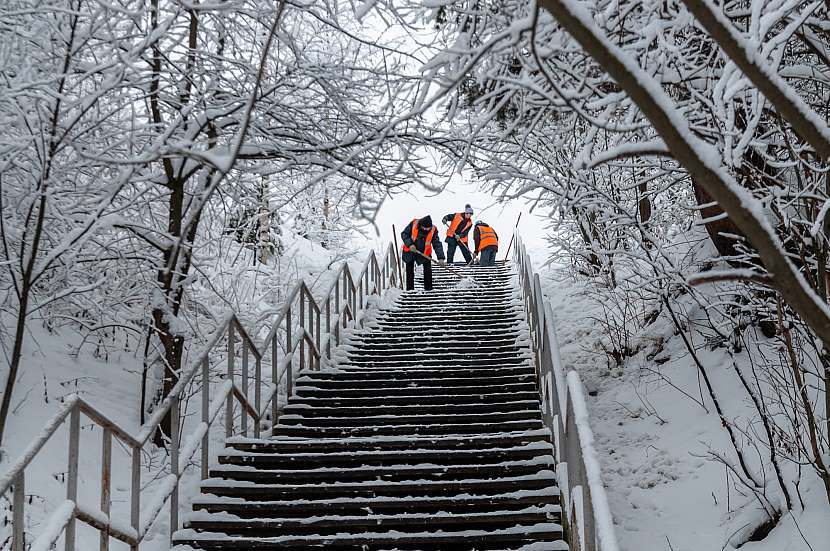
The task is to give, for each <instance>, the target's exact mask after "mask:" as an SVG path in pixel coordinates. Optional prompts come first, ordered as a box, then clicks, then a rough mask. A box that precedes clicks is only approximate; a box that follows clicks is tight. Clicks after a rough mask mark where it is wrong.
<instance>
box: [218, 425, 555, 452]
mask: <svg viewBox="0 0 830 551" xmlns="http://www.w3.org/2000/svg"><path fill="white" fill-rule="evenodd" d="M536 442H546V443H550V442H551V435H550V432H549V431H548V430H546V429H545V430H537V431H524V432H501V433H493V434H484V435H481V436H442V437H435V438H396V437H391V438H390V437H376V438H371V437H370V438H346V439H343V440H335V439H326V440H308V439H299V440H297V439H293V438H267V439H264V438H260V439H254V438H232V439H229V440H228V445H229V446H230V447H231V448H233V449H235V450H239V451H244V452H248V453H264V454H273V453H287V454H293V453H309V452H313V453H322V452H325V451H333V452H343V451H355V450H378V451H380V450H393V449H394V450H409V449H421V450H425V449H431V450H440V449H450V450H458V449H481V448H487V447H517V446H524V445H526V444H530V443H536Z"/></svg>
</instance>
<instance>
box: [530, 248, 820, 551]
mask: <svg viewBox="0 0 830 551" xmlns="http://www.w3.org/2000/svg"><path fill="white" fill-rule="evenodd" d="M537 258H539V257H538V256H537ZM542 273H543V274H544V275H545V277H544V279H545V289H546V291H545V292H546V294H547V295H548V298H549V300H550V302H551V306H552V307H553V312H554V315H555V316H556V319H557V332H558V335H559V341H560V344H561V347H562V357H563V360H564V362H565V365H566V367H567V368H573V369H576V370H578V371H579V372H580V374H581V375H582V377H583V380H584V381H585V383H586V387H587V389H588V390H589V392H590V393H591V396H589V397H588V400H589V402H588V407H589V409H590V412H591V417H592V423H593V430H594V434H595V436H596V439H597V445H598V451H599V453H600V454H601V460H602V468H603V474H604V480H605V484H606V486H607V488H608V494H609V500H610V504H611V509H612V512H613V514H614V517H615V522H616V526H617V530H618V537H619V539H620V544H621V547H622V549H624V550H625V551H646V550H647V551H720V550H725V551H729V550H730V549H734V545H738V544H739V542H741V541H744V540H745V539H746V534H747V532H751V531H752V530H753V529H754V528H755V527H757V526H758V524H759V523H760V522H762V521H763V520H764V518H765V515H764V513H763V512H762V509H761V508H760V507H759V504H758V501H757V500H755V499H754V498H753V497H752V496H751V495H747V492H745V491H742V489H741V487H740V485H737V484H735V481H734V476H727V472H726V468H725V467H724V465H723V464H721V463H718V462H716V461H712V460H711V455H710V452H719V453H721V454H724V455H726V456H727V457H731V454H730V451H731V445H730V442H729V437H728V435H727V433H726V431H725V430H723V429H722V428H721V426H720V421H719V419H718V416H717V415H716V413H715V411H714V408H713V407H712V402H711V400H710V399H709V397H708V395H706V392H705V390H702V389H701V385H702V382H701V381H700V379H699V375H698V370H697V368H696V365H695V364H694V363H693V360H692V358H691V356H690V355H689V354H688V353H687V351H686V348H685V346H684V344H683V341H682V340H681V337H680V336H679V335H677V334H675V331H674V327H673V325H672V324H671V322H670V321H669V320H667V319H666V318H665V317H663V316H661V317H659V318H658V320H657V321H656V322H654V323H653V324H652V325H650V326H648V327H647V328H646V329H645V330H644V331H643V332H641V333H639V334H636V335H634V336H633V339H634V344H635V345H638V346H642V350H641V351H640V352H639V353H638V354H636V355H635V356H634V357H631V358H629V359H628V360H626V361H625V362H624V364H623V365H622V366H619V367H609V365H611V366H613V365H614V362H613V361H611V362H609V357H608V355H607V354H606V352H605V351H604V346H605V347H607V345H608V336H607V334H606V333H605V331H604V330H603V324H602V323H601V321H602V319H603V313H602V309H601V308H600V307H599V305H598V303H597V301H596V300H595V299H593V298H592V297H591V291H590V289H589V288H588V287H587V286H586V284H585V282H584V280H581V281H580V280H574V279H573V278H571V277H569V276H567V275H566V270H564V269H557V268H556V267H553V268H548V269H543V270H542ZM692 339H693V341H694V342H696V344H698V345H699V344H700V343H701V342H702V340H703V339H702V337H701V335H699V334H694V333H693V334H692ZM697 348H698V355H699V358H700V359H701V361H702V362H703V363H704V365H705V367H706V368H707V370H708V372H709V374H710V377H711V380H712V384H713V386H714V387H715V389H716V390H717V393H718V397H719V398H720V401H721V402H722V404H723V405H724V409H725V411H726V416H727V417H728V418H730V419H734V420H736V421H740V420H741V419H747V418H750V417H751V416H752V414H753V412H752V411H751V408H750V405H751V404H748V403H747V402H748V400H747V399H746V398H745V394H742V393H741V392H740V389H739V384H740V383H739V381H738V379H737V377H736V375H735V372H734V371H733V370H732V369H731V366H732V364H731V359H730V358H729V356H728V355H727V354H726V353H725V352H724V350H723V349H720V348H716V349H714V350H710V349H709V348H707V347H704V346H697ZM736 359H737V361H738V363H739V365H740V364H741V362H746V361H747V360H746V356H745V354H743V355H742V354H737V355H736ZM702 396H704V398H701V397H702ZM696 401H699V402H702V404H703V405H702V406H701V405H700V404H698V403H696ZM802 476H803V481H802V483H801V495H802V497H803V500H804V504H805V506H806V507H805V509H804V510H802V509H801V507H800V504H796V506H795V508H794V509H795V510H794V512H793V513H792V514H787V515H784V516H783V517H782V518H781V520H780V522H779V523H778V525H777V526H776V527H775V528H774V529H773V531H772V532H771V533H770V534H769V535H768V536H767V537H766V538H765V539H763V540H762V541H750V542H746V543H745V544H744V545H742V546H741V547H740V548H741V549H742V550H746V551H820V550H826V549H830V522H828V520H830V507H828V504H827V499H826V497H825V495H824V489H823V487H822V485H821V483H820V481H819V479H818V477H816V476H815V475H814V473H812V472H811V471H809V469H808V468H804V469H803V472H802ZM768 478H770V479H773V475H772V474H768ZM771 493H774V492H771ZM773 499H775V498H773Z"/></svg>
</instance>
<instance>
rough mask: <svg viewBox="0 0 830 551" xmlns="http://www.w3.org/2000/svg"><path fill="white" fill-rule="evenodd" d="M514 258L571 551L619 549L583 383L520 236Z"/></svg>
mask: <svg viewBox="0 0 830 551" xmlns="http://www.w3.org/2000/svg"><path fill="white" fill-rule="evenodd" d="M513 258H514V260H515V262H516V266H517V269H518V272H519V283H520V286H521V288H522V295H523V299H524V305H525V311H526V312H527V317H528V322H529V323H530V327H531V334H532V337H533V351H534V354H535V366H536V376H537V380H538V382H539V392H540V394H541V398H542V407H543V408H544V419H545V424H546V425H547V426H548V428H549V429H550V431H551V434H552V435H553V438H554V453H555V454H556V464H557V478H558V480H559V486H560V488H561V490H562V492H561V498H562V523H563V526H564V529H565V534H566V537H567V539H568V542H569V544H570V546H571V549H575V550H580V551H619V545H618V543H617V536H616V532H615V530H614V522H613V519H612V517H611V511H610V508H609V506H608V496H607V495H606V492H605V486H604V485H603V483H602V472H601V469H600V464H599V459H598V455H597V452H596V449H595V448H594V435H593V432H592V431H591V426H590V423H589V419H588V407H587V405H586V403H585V392H584V390H583V388H582V381H581V380H580V378H579V374H578V373H577V372H576V371H570V372H568V373H567V374H566V372H565V366H564V365H563V364H562V358H561V357H560V355H559V343H558V342H557V340H556V331H555V329H554V325H553V319H554V318H553V311H552V310H551V307H550V304H549V303H548V301H547V300H545V297H544V294H543V293H542V286H541V283H540V281H539V274H537V273H535V272H534V271H533V265H532V264H531V262H530V257H529V256H528V254H527V250H526V248H525V246H524V244H523V243H522V241H521V238H520V237H519V235H518V234H516V248H515V249H514V257H513Z"/></svg>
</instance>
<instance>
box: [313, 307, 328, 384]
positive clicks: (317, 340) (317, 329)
mask: <svg viewBox="0 0 830 551" xmlns="http://www.w3.org/2000/svg"><path fill="white" fill-rule="evenodd" d="M314 313H315V316H316V321H315V326H314V345H315V346H316V348H317V354H318V356H317V358H316V360H315V361H316V362H317V365H316V366H315V367H316V369H317V371H319V370H320V355H321V354H322V353H323V351H322V350H320V342H321V341H320V307H319V306H318V305H317V302H316V301H315V302H314ZM326 331H328V327H326Z"/></svg>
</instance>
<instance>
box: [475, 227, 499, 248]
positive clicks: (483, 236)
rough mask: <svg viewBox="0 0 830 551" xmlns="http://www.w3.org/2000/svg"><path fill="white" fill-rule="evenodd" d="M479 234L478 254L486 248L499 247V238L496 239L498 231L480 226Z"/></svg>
mask: <svg viewBox="0 0 830 551" xmlns="http://www.w3.org/2000/svg"><path fill="white" fill-rule="evenodd" d="M478 234H479V236H478V249H476V252H479V251H481V250H482V249H483V248H485V247H492V246H493V245H495V246H496V247H498V246H499V238H498V237H496V230H494V229H493V228H491V227H490V226H479V227H478Z"/></svg>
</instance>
